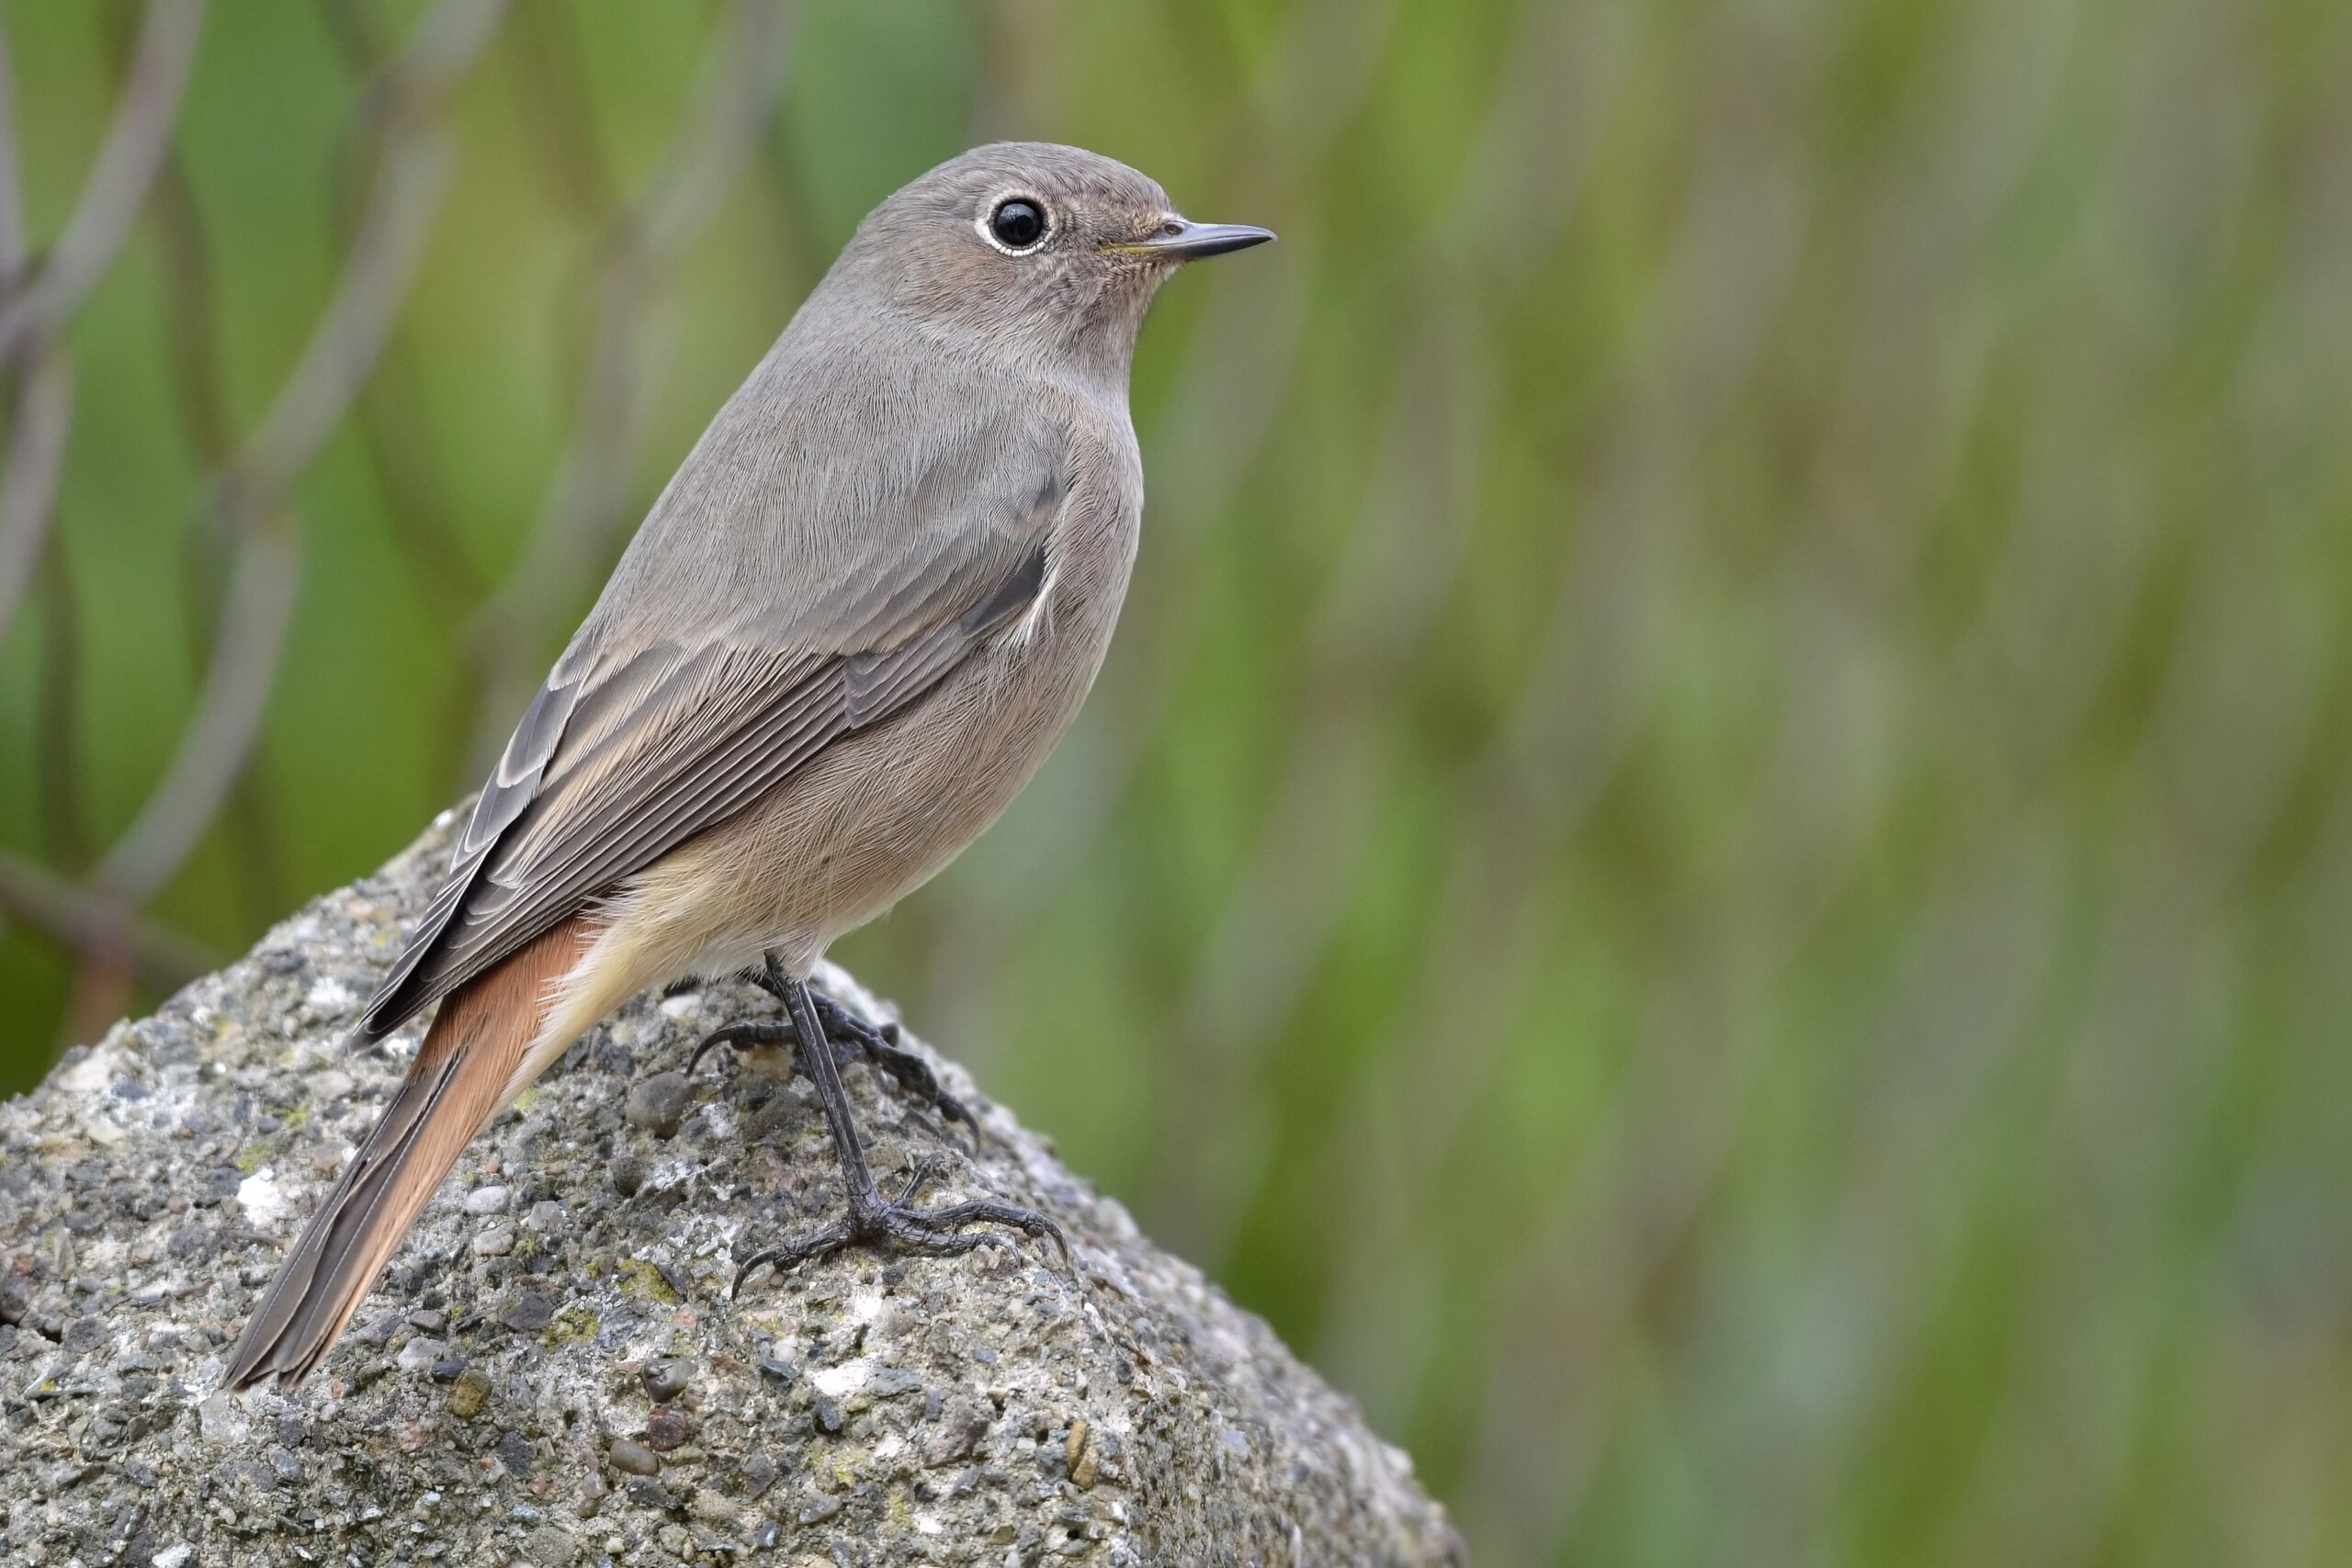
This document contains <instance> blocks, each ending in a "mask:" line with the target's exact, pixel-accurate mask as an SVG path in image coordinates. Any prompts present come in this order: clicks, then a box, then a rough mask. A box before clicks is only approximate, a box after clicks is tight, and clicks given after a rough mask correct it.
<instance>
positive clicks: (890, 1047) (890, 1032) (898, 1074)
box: [686, 970, 980, 1138]
mask: <svg viewBox="0 0 2352 1568" xmlns="http://www.w3.org/2000/svg"><path fill="white" fill-rule="evenodd" d="M752 980H753V983H754V984H756V985H758V986H759V987H761V988H762V989H763V990H766V991H768V992H770V993H771V994H772V995H775V996H777V997H778V998H779V999H781V998H782V993H781V992H778V991H776V990H775V987H773V986H771V985H770V984H769V983H768V978H767V976H766V975H765V974H764V973H763V972H762V971H756V970H755V971H753V972H752ZM809 998H810V1000H812V1001H814V1002H815V1003H816V1005H817V1016H818V1018H819V1020H820V1021H822V1023H823V1024H824V1026H825V1034H826V1038H827V1040H828V1042H829V1043H831V1045H832V1048H833V1061H834V1063H835V1065H837V1066H848V1065H849V1064H850V1063H851V1062H853V1061H854V1060H856V1059H857V1057H858V1056H859V1055H864V1056H865V1059H866V1060H867V1061H869V1062H872V1063H873V1064H874V1065H875V1066H877V1067H879V1068H881V1069H882V1070H883V1071H884V1072H886V1073H888V1074H889V1075H890V1077H892V1078H894V1079H896V1080H897V1081H898V1084H899V1088H900V1089H905V1090H906V1091H907V1092H908V1093H909V1094H910V1095H912V1096H913V1097H914V1098H915V1099H917V1100H921V1101H922V1103H923V1104H925V1105H927V1106H929V1107H931V1109H932V1110H933V1111H936V1112H937V1113H938V1114H939V1117H940V1119H941V1120H942V1121H945V1122H963V1123H964V1124H965V1125H966V1126H967V1127H969V1128H971V1129H972V1135H973V1136H974V1137H975V1138H978V1136H979V1132H980V1123H979V1122H978V1118H976V1117H974V1116H973V1114H972V1112H971V1111H969V1110H968V1109H967V1107H966V1106H965V1104H964V1102H963V1101H962V1100H958V1099H956V1097H955V1096H954V1095H952V1094H950V1093H948V1092H947V1089H946V1087H945V1086H944V1085H943V1084H942V1083H941V1082H940V1081H939V1075H938V1074H936V1073H934V1072H933V1071H932V1070H931V1064H930V1063H928V1062H926V1061H924V1060H923V1059H922V1057H921V1056H919V1055H916V1054H915V1053H914V1052H912V1051H910V1050H908V1049H907V1048H906V1047H905V1046H903V1045H901V1044H899V1026H898V1025H897V1024H895V1023H879V1024H877V1023H873V1022H869V1021H867V1020H865V1018H863V1017H861V1016H859V1014H858V1013H857V1012H855V1011H854V1010H852V1009H850V1008H848V1007H846V1006H844V1005H843V1004H842V1003H841V1002H839V1001H836V1000H835V999H834V998H831V997H829V996H826V995H825V994H824V993H822V992H821V991H814V990H812V991H811V992H809ZM799 1043H800V1032H799V1030H798V1029H797V1028H796V1027H795V1026H794V1025H793V1023H792V1021H791V1020H789V1019H781V1020H778V1021H775V1022H755V1023H730V1024H729V1025H728V1026H727V1027H726V1028H724V1029H718V1030H713V1031H712V1032H710V1033H709V1034H707V1035H705V1036H704V1037H703V1040H702V1043H700V1044H698V1045H696V1046H695V1054H694V1055H693V1056H692V1057H690V1058H689V1059H688V1060H687V1062H686V1071H687V1072H688V1073H693V1072H695V1070H696V1069H698V1068H699V1067H701V1066H702V1059H703V1057H704V1056H706V1055H709V1054H710V1053H711V1052H712V1051H714V1050H717V1049H718V1047H720V1046H722V1045H723V1046H728V1047H730V1048H731V1047H734V1046H738V1045H791V1046H793V1047H794V1048H795V1049H796V1050H797V1048H798V1046H799ZM801 1070H802V1072H803V1073H804V1074H805V1073H806V1072H807V1070H808V1069H807V1067H806V1066H805V1065H804V1066H802V1068H801Z"/></svg>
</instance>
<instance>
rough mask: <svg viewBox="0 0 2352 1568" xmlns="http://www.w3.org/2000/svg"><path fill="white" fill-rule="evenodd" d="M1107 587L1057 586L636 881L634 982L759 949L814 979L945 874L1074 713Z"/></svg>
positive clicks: (617, 921)
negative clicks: (1030, 612) (916, 695)
mask: <svg viewBox="0 0 2352 1568" xmlns="http://www.w3.org/2000/svg"><path fill="white" fill-rule="evenodd" d="M1115 586H1119V587H1124V573H1122V574H1121V575H1120V581H1118V582H1117V583H1116V584H1115ZM1103 597H1106V596H1102V595H1089V594H1086V593H1084V592H1081V591H1079V590H1076V589H1070V590H1069V591H1067V592H1066V593H1065V594H1064V595H1061V596H1057V592H1056V591H1055V589H1054V588H1052V587H1049V588H1048V590H1047V592H1046V602H1045V604H1043V605H1042V606H1041V609H1040V611H1039V613H1038V614H1037V615H1036V616H1035V618H1034V619H1033V620H1032V621H1031V622H1030V623H1028V624H1027V625H1026V626H1023V627H1022V628H1019V629H1016V630H1015V631H1013V632H1010V633H1007V634H1005V635H1004V636H1003V637H1001V638H1000V639H999V640H998V641H997V642H995V643H993V644H992V645H990V646H989V647H988V648H984V649H977V650H975V652H974V653H973V655H972V656H971V657H970V658H968V659H967V660H966V661H965V662H964V663H963V664H961V665H959V666H958V667H957V668H956V670H954V671H951V672H950V673H949V674H948V675H947V677H946V678H945V679H944V680H943V681H942V682H940V684H939V685H938V686H937V687H935V688H933V691H932V692H930V693H929V694H926V695H925V696H924V697H923V698H922V699H921V700H919V701H918V702H917V703H916V704H915V705H912V706H911V707H910V708H908V709H907V710H905V711H904V712H902V713H899V714H897V715H895V716H892V717H891V718H889V719H888V720H887V721H885V722H884V723H882V724H879V725H876V726H875V727H874V728H871V729H867V730H863V731H860V732H858V733H855V734H854V735H850V736H846V737H844V738H842V739H841V740H838V741H836V742H834V743H833V744H832V745H831V746H829V747H827V748H826V750H824V751H823V752H822V753H821V754H820V756H819V757H818V758H817V759H816V760H814V761H811V762H810V763H809V765H808V766H807V767H805V768H803V769H802V770H801V771H800V772H798V773H796V774H794V775H793V776H792V778H790V779H789V780H787V781H786V783H785V784H783V785H782V786H781V787H779V788H778V789H777V790H775V792H774V793H773V794H771V795H768V796H767V797H766V798H764V799H763V800H760V801H757V802H754V803H753V804H752V806H751V807H747V808H746V809H745V810H744V811H742V812H741V813H740V814H738V815H737V816H735V817H733V818H729V820H728V821H726V822H723V823H721V824H719V825H718V827H716V828H713V829H710V830H709V831H708V832H706V833H704V834H702V835H701V836H699V837H698V838H696V839H694V840H690V841H688V842H687V843H685V844H684V845H682V846H680V847H679V849H678V850H676V851H675V852H673V853H672V854H671V855H669V856H668V857H666V858H665V859H664V860H663V861H662V863H661V864H659V865H658V866H655V867H653V868H651V869H650V870H649V871H648V872H646V873H644V874H640V875H639V876H638V877H636V878H634V879H632V881H631V882H630V883H629V884H628V886H626V888H625V889H624V890H623V891H622V892H620V893H619V894H618V895H617V896H616V897H614V898H613V899H612V900H611V901H610V902H609V904H608V905H607V908H608V910H609V912H610V914H611V915H612V917H613V918H614V925H613V928H612V930H611V931H610V932H609V935H608V946H609V947H612V948H620V949H625V950H627V956H628V965H627V966H628V968H629V969H630V970H632V971H634V974H635V977H636V979H637V984H638V985H639V986H644V985H653V984H659V983H662V982H663V981H665V980H667V979H670V978H673V977H674V976H678V975H682V974H690V973H691V974H717V973H723V972H726V971H728V970H731V969H738V968H741V967H745V966H748V965H750V964H754V963H756V962H757V961H758V959H759V957H760V955H761V954H762V953H765V952H774V953H776V954H777V956H778V957H779V958H780V959H781V960H782V961H783V963H784V964H785V966H786V969H788V970H789V971H790V972H792V973H794V974H796V975H806V974H807V973H808V972H809V970H810V969H811V968H812V967H814V965H815V964H816V962H817V960H818V959H819V958H820V957H821V956H822V955H823V953H824V951H825V948H826V947H827V945H828V944H829V943H831V942H832V941H833V940H834V939H835V938H836V937H839V936H841V935H842V934H843V933H844V932H847V931H853V930H854V929H856V928H857V927H859V926H861V925H864V924H865V923H866V922H867V921H869V920H871V919H876V917H878V916H880V915H882V914H884V913H885V912H887V911H888V909H889V908H890V907H891V906H892V905H893V904H895V903H897V902H898V901H899V899H900V898H902V897H905V896H906V895H907V894H909V893H910V892H912V891H913V890H914V889H915V888H917V887H919V886H922V884H923V883H925V882H927V881H929V880H930V879H931V878H932V877H933V876H934V875H936V874H938V873H939V872H940V871H941V870H942V869H944V867H945V866H946V865H947V863H949V862H950V861H952V860H954V859H955V858H956V855H958V854H959V853H961V852H963V851H964V849H965V848H966V847H967V845H969V844H970V843H971V842H972V840H974V839H976V838H978V836H979V835H980V834H981V833H982V832H983V831H985V830H986V829H988V827H989V824H991V823H993V822H994V821H995V820H996V819H997V818H998V817H999V816H1001V814H1002V813H1003V811H1004V809H1005V807H1008V806H1010V805H1011V804H1012V800H1013V797H1014V796H1015V795H1018V794H1020V792H1021V789H1022V787H1023V785H1024V784H1027V783H1028V782H1029V779H1030V777H1031V775H1032V774H1034V773H1035V772H1036V770H1037V768H1038V766H1039V765H1040V764H1041V763H1042V762H1044V761H1045V759H1046V756H1047V755H1048V754H1049V753H1050V752H1051V751H1052V750H1053V749H1054V746H1055V744H1056V743H1057V742H1058V741H1059V740H1060V739H1061V737H1062V734H1063V732H1064V731H1065V730H1066V729H1068V728H1069V723H1070V721H1071V719H1072V718H1074V717H1075V716H1076V715H1077V713H1078V709H1079V706H1080V704H1081V703H1082V702H1083V701H1084V699H1085V696H1086V692H1087V689H1088V687H1089V686H1091V684H1092V682H1093V679H1094V674H1095V671H1096V670H1097V669H1098V668H1099V667H1100V665H1101V662H1102V659H1103V651H1104V649H1105V648H1106V647H1107V646H1108V643H1109V640H1110V630H1111V623H1112V621H1113V619H1114V617H1115V615H1116V611H1117V604H1116V602H1115V600H1112V601H1111V602H1110V603H1108V604H1102V603H1101V602H1100V601H1101V599H1102V598H1103ZM1090 599H1093V600H1094V601H1095V602H1094V603H1090V602H1089V600H1090ZM615 955H616V956H619V954H618V953H616V954H615Z"/></svg>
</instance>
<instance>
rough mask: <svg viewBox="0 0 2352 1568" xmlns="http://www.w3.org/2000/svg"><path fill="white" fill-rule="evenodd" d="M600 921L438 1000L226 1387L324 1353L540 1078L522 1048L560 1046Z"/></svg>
mask: <svg viewBox="0 0 2352 1568" xmlns="http://www.w3.org/2000/svg"><path fill="white" fill-rule="evenodd" d="M598 930H599V928H598V926H597V925H596V924H595V923H594V921H592V920H591V919H588V918H587V917H584V916H575V917H574V918H572V919H568V920H566V921H564V922H563V923H562V924H560V925H558V926H556V927H555V928H554V929H553V930H551V931H548V932H547V933H546V934H545V935H543V936H541V937H539V938H537V940H536V941H534V942H531V944H530V945H529V946H527V947H525V948H523V949H522V950H521V951H519V952H517V953H515V955H514V956H513V957H511V958H508V959H506V960H505V961H504V962H503V963H501V964H499V965H498V966H497V967H495V968H493V969H492V970H491V971H490V972H489V973H488V974H486V975H483V976H480V977H478V978H476V979H474V980H470V981H469V982H467V983H466V984H465V985H463V986H461V987H458V989H456V990H454V991H452V992H450V993H449V995H448V996H447V997H446V998H443V999H442V1002H441V1009H440V1011H439V1012H437V1013H435V1015H434V1019H433V1027H432V1028H431V1029H430V1030H428V1031H426V1032H425V1036H424V1044H423V1045H422V1046H420V1047H419V1048H418V1050H417V1053H416V1061H415V1062H414V1063H413V1065H412V1066H410V1068H409V1074H408V1078H407V1081H405V1082H404V1083H402V1084H401V1087H400V1090H399V1092H397V1093H396V1094H394V1095H393V1096H392V1100H391V1103H390V1105H387V1106H386V1107H385V1108H384V1113H383V1115H382V1116H381V1117H379V1119H378V1120H377V1122H376V1125H375V1127H374V1128H373V1129H372V1130H371V1131H369V1133H368V1140H367V1142H366V1143H364V1144H362V1145H360V1147H359V1152H358V1153H357V1154H356V1155H354V1156H352V1157H351V1161H350V1163H349V1164H347V1165H346V1166H345V1167H344V1171H343V1179H341V1180H339V1181H337V1182H336V1183H335V1187H334V1191H333V1192H331V1193H329V1194H328V1195H327V1201H325V1202H324V1203H322V1204H321V1205H320V1207H319V1212H318V1213H316V1214H313V1215H312V1216H311V1223H310V1224H309V1225H307V1226H306V1227H304V1229H303V1231H302V1236H301V1239H300V1240H299V1241H297V1242H296V1243H295V1244H294V1247H293V1250H291V1251H290V1252H288V1254H287V1255H286V1263H285V1266H284V1267H283V1268H281V1269H279V1270H278V1272H277V1279H276V1280H272V1281H270V1286H269V1289H268V1290H267V1291H266V1292H264V1293H263V1295H262V1299H261V1304H260V1305H259V1306H257V1307H255V1308H254V1314H253V1316H252V1317H251V1318H249V1319H247V1320H246V1323H245V1332H244V1334H243V1337H241V1338H239V1339H238V1341H237V1348H236V1352H235V1354H234V1355H232V1357H231V1358H230V1361H229V1371H228V1374H227V1376H226V1378H225V1379H224V1386H226V1387H229V1388H243V1387H245V1386H246V1385H248V1384H250V1383H254V1382H260V1381H261V1380H262V1379H264V1378H266V1377H269V1376H271V1375H273V1374H275V1375H276V1376H277V1378H278V1379H279V1381H280V1382H283V1383H286V1384H289V1385H290V1384H293V1383H298V1382H301V1381H302V1380H303V1379H304V1378H306V1377H308V1376H309V1375H310V1374H311V1369H312V1368H314V1367H316V1366H317V1365H318V1364H319V1362H320V1361H321V1360H322V1359H324V1358H325V1356H326V1353H327V1351H328V1350H329V1349H330V1348H333V1346H334V1342H335V1339H336V1337H338V1336H340V1335H341V1334H342V1333H343V1327H344V1325H345V1324H346V1323H348V1322H350V1321H351V1314H353V1313H354V1312H356V1310H358V1306H359V1303H360V1301H361V1299H362V1298H363V1297H365V1296H366V1295H367V1294H368V1291H369V1289H370V1288H371V1287H373V1286H374V1284H375V1283H376V1277H377V1276H378V1275H379V1274H380V1273H381V1272H382V1271H383V1268H384V1264H385V1263H386V1261H387V1260H389V1259H390V1257H391V1255H392V1249H393V1248H394V1247H398V1246H399V1245H400V1242H401V1237H402V1236H404V1235H407V1234H408V1228H409V1226H410V1225H411V1224H413V1223H414V1221H415V1219H416V1216H417V1213H418V1212H419V1211H421V1210H422V1209H423V1208H424V1202H425V1200H426V1199H428V1198H430V1197H431V1196H432V1195H433V1191H434V1189H435V1188H437V1187H439V1186H440V1185H441V1179H442V1178H443V1177H445V1176H447V1175H448V1173H449V1168H450V1167H451V1166H453V1165H455V1164H457V1163H458V1154H459V1152H460V1151H462V1150H463V1149H464V1148H465V1146H466V1145H468V1144H469V1143H471V1142H472V1141H473V1136H474V1134H476V1133H478V1132H480V1131H481V1128H482V1126H483V1124H484V1123H485V1122H488V1121H489V1120H490V1119H491V1117H492V1116H494V1115H496V1114H497V1113H498V1111H500V1109H502V1108H503V1106H504V1105H505V1104H506V1103H507V1101H509V1100H512V1099H513V1098H514V1096H515V1092H516V1091H517V1090H519V1089H521V1088H522V1087H523V1083H525V1082H527V1081H528V1078H529V1077H532V1076H536V1072H535V1071H534V1072H533V1073H531V1074H528V1075H524V1076H523V1077H522V1081H521V1082H517V1081H515V1080H516V1079H517V1077H518V1070H519V1069H521V1068H522V1067H523V1066H525V1061H526V1056H531V1057H537V1066H546V1063H547V1060H548V1058H549V1057H550V1056H551V1055H553V1053H552V1052H548V1050H547V1049H546V1044H547V1043H546V1042H545V1041H543V1040H542V1039H541V1038H540V1037H541V1034H542V1032H543V1031H544V1030H545V1029H546V1027H547V1026H548V1023H549V1022H550V1019H549V1014H550V1013H551V1012H552V1011H553V1010H555V1008H556V1007H557V1005H558V1002H559V1000H560V994H561V992H562V991H563V984H562V983H563V981H564V980H565V979H566V977H567V976H570V975H571V973H572V971H573V969H574V967H575V966H576V965H577V964H579V962H580V960H581V958H582V954H583V953H586V952H587V950H588V948H589V946H590V944H591V943H592V942H594V940H595V937H596V935H597V932H598ZM566 1011H567V1012H572V1011H574V1010H573V1009H570V1008H567V1009H566ZM575 1032H576V1031H575ZM564 1043H569V1041H566V1042H564ZM534 1045H537V1046H539V1047H540V1049H539V1050H537V1051H534V1050H533V1047H534ZM558 1049H559V1050H560V1046H558Z"/></svg>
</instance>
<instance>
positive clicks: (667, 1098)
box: [621, 1026, 830, 1138]
mask: <svg viewBox="0 0 2352 1568" xmlns="http://www.w3.org/2000/svg"><path fill="white" fill-rule="evenodd" d="M828 1027H830V1026H828ZM694 1094H695V1091H694V1085H693V1083H692V1082H690V1081H689V1080H688V1079H687V1077H686V1075H685V1074H684V1073H682V1072H678V1071H676V1070H675V1069H673V1070H671V1071H669V1072H666V1073H656V1074H654V1075H653V1076H652V1077H650V1078H647V1079H646V1080H645V1081H644V1082H642V1083H639V1084H638V1085H636V1086H634V1087H633V1088H631V1089H629V1091H628V1104H627V1105H625V1106H624V1107H623V1108H622V1111H621V1114H622V1115H623V1117H624V1118H626V1119H627V1121H628V1124H629V1125H630V1126H632V1127H642V1128H644V1129H645V1130H646V1131H647V1132H649V1133H651V1134H653V1135H654V1136H655V1137H657V1138H673V1137H675V1136H677V1134H678V1128H679V1126H680V1125H681V1124H682V1123H683V1122H684V1121H685V1119H686V1111H688V1110H689V1109H691V1108H692V1106H693V1104H694Z"/></svg>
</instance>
